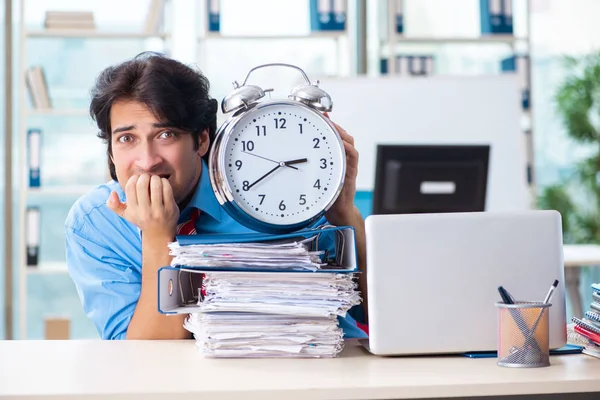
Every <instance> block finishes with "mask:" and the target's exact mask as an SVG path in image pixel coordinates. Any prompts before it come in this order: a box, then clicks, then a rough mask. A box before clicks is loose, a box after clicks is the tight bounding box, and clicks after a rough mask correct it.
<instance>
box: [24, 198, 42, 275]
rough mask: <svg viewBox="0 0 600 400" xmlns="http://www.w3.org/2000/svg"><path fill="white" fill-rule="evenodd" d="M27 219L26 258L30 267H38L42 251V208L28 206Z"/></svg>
mask: <svg viewBox="0 0 600 400" xmlns="http://www.w3.org/2000/svg"><path fill="white" fill-rule="evenodd" d="M25 219H26V224H27V225H26V237H25V239H26V241H25V247H26V250H25V251H26V252H27V254H26V258H27V266H28V267H36V266H37V265H38V263H39V253H40V209H39V208H38V207H27V210H26V211H25Z"/></svg>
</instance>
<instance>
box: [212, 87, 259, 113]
mask: <svg viewBox="0 0 600 400" xmlns="http://www.w3.org/2000/svg"><path fill="white" fill-rule="evenodd" d="M234 87H235V89H234V91H233V92H231V93H230V94H228V95H227V96H225V97H224V98H223V101H222V102H221V110H222V111H223V113H224V114H227V113H230V112H234V111H238V110H242V109H249V108H250V107H252V106H253V105H254V104H256V102H257V101H258V100H260V99H262V98H263V97H264V96H265V91H264V90H262V89H261V88H260V87H258V86H256V85H244V86H238V84H237V82H234Z"/></svg>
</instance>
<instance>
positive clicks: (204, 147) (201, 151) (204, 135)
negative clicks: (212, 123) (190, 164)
mask: <svg viewBox="0 0 600 400" xmlns="http://www.w3.org/2000/svg"><path fill="white" fill-rule="evenodd" d="M198 142H199V146H198V155H199V156H200V157H204V156H205V155H206V153H207V152H208V147H209V145H210V138H209V137H208V129H205V130H203V131H202V132H201V133H200V136H198Z"/></svg>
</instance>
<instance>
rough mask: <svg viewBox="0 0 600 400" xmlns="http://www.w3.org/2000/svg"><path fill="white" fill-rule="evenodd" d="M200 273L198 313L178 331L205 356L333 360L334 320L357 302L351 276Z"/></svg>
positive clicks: (338, 343)
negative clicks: (186, 332) (193, 341)
mask: <svg viewBox="0 0 600 400" xmlns="http://www.w3.org/2000/svg"><path fill="white" fill-rule="evenodd" d="M195 271H196V272H199V271H200V270H197V269H196V270H195ZM202 273H203V275H204V278H203V283H202V293H203V295H201V296H199V297H200V300H199V303H198V304H199V309H198V311H197V312H195V313H193V314H190V315H189V317H188V318H187V320H186V321H185V325H184V326H185V328H186V329H187V330H189V331H190V332H192V333H193V334H194V337H195V339H196V343H197V345H198V347H199V348H200V350H201V351H202V352H203V353H204V354H205V355H206V356H209V357H335V356H336V355H337V354H338V353H339V352H340V351H341V350H342V348H343V332H342V330H341V328H340V327H339V326H338V319H337V317H338V316H340V317H343V316H345V315H346V312H347V311H348V310H349V309H350V307H352V306H353V305H356V304H359V303H360V296H359V294H358V292H357V291H356V283H355V281H354V279H353V278H354V275H353V274H352V273H337V272H315V273H313V272H289V271H288V272H285V271H278V272H270V271H269V272H250V271H210V270H207V269H202Z"/></svg>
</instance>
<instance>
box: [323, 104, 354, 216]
mask: <svg viewBox="0 0 600 400" xmlns="http://www.w3.org/2000/svg"><path fill="white" fill-rule="evenodd" d="M325 116H327V117H328V118H329V115H328V114H327V113H325ZM331 122H332V123H333V125H335V127H336V129H337V131H338V132H339V134H340V136H341V138H342V141H343V142H344V150H345V151H346V176H345V177H344V186H343V188H342V191H341V192H340V195H339V196H338V198H337V200H336V201H335V203H334V204H333V205H332V206H331V208H330V209H329V210H327V212H326V213H325V218H326V219H327V221H329V223H331V224H333V225H338V226H339V225H354V223H355V221H356V216H357V213H358V210H357V209H356V208H355V207H354V197H355V196H356V177H357V175H358V151H357V150H356V148H355V147H354V138H353V137H352V136H350V135H349V134H348V133H347V132H346V131H345V130H344V129H343V128H342V127H341V126H339V125H338V124H336V123H335V122H333V121H331Z"/></svg>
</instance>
